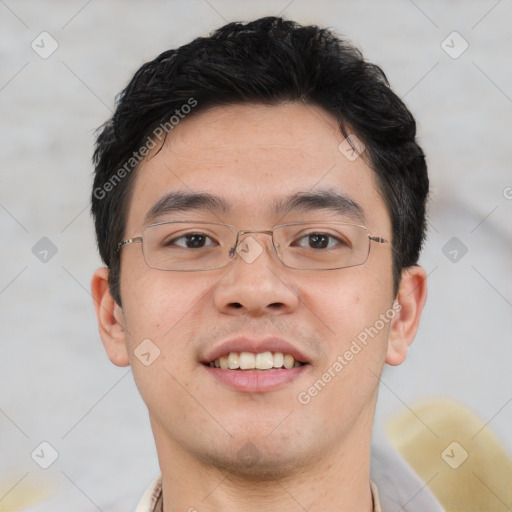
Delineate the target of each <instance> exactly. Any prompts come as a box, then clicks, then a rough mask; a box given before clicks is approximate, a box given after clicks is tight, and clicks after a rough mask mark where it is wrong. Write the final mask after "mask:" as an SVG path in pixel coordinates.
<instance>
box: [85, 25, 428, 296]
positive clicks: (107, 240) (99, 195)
mask: <svg viewBox="0 0 512 512" xmlns="http://www.w3.org/2000/svg"><path fill="white" fill-rule="evenodd" d="M290 101H292V102H293V101H303V102H305V103H306V104H313V105H317V106H320V107H322V108H323V109H325V110H326V111H327V112H329V113H330V114H332V115H333V116H334V117H335V118H336V119H337V121H338V122H339V126H340V131H341V133H342V134H343V135H344V136H345V137H347V136H348V135H349V134H352V133H353V134H355V135H356V137H357V138H358V139H360V140H361V141H362V142H363V143H364V145H365V147H366V151H365V152H364V154H363V157H364V158H365V159H366V161H367V163H368V165H369V166H370V167H371V168H372V169H373V171H374V172H375V173H376V176H377V183H378V185H379V188H380V193H381V194H382V197H383V199H384V202H385V204H386V207H387V210H388V212H389V215H390V218H391V223H392V227H393V237H392V238H393V239H392V243H393V281H394V290H395V294H396V292H397V290H398V285H399V283H400V278H401V273H402V269H404V268H405V267H408V266H411V265H415V264H417V262H418V258H419V254H420V250H421V246H422V243H423V240H424V237H425V226H426V220H425V208H426V201H427V196H428V188H429V182H428V175H427V166H426V162H425V157H424V153H423V151H422V149H421V147H420V146H419V145H418V143H417V142H416V123H415V120H414V118H413V116H412V115H411V113H410V112H409V110H408V109H407V107H406V106H405V105H404V103H403V101H402V100H401V99H400V98H399V97H398V96H397V95H396V94H395V93H394V92H393V91H392V90H391V89H390V87H389V83H388V80H387V78H386V76H385V74H384V72H383V71H382V70H381V69H380V67H378V66H376V65H374V64H371V63H369V62H366V61H365V60H364V59H363V57H362V55H361V52H360V51H359V50H357V49H356V48H354V47H353V46H352V45H351V44H350V43H348V42H347V41H345V40H344V39H342V38H340V37H337V36H336V35H335V34H334V32H333V31H331V30H329V29H326V28H320V27H318V26H314V25H310V26H302V25H300V24H298V23H296V22H294V21H289V20H284V19H283V18H279V17H264V18H260V19H258V20H255V21H251V22H249V23H241V22H233V23H228V24H227V25H225V26H223V27H221V28H219V29H217V30H215V31H214V32H213V33H212V34H211V35H210V36H209V37H199V38H197V39H194V40H193V41H192V42H190V43H188V44H186V45H183V46H181V47H179V48H177V49H171V50H168V51H165V52H164V53H162V54H161V55H159V56H158V57H157V58H156V59H154V60H152V61H150V62H147V63H146V64H144V65H143V66H142V67H141V68H140V69H139V70H138V71H137V72H136V74H135V76H134V77H133V79H132V80H131V81H130V83H129V84H128V86H127V87H126V88H125V89H124V91H122V93H121V94H120V95H119V97H118V99H117V103H116V110H115V113H114V115H113V116H112V118H111V119H110V120H108V121H107V122H106V123H105V124H104V125H103V126H102V127H101V128H100V132H99V135H98V137H97V141H96V147H95V151H94V156H93V162H94V165H95V178H94V185H93V193H92V209H91V211H92V214H93V217H94V221H95V228H96V237H97V241H98V247H99V252H100V255H101V257H102V259H103V261H104V262H105V264H106V265H107V266H108V267H109V269H110V272H109V285H110V290H111V293H112V296H113V297H114V299H115V300H116V302H117V303H119V304H121V294H120V285H119V282H120V271H121V269H120V255H119V252H118V250H117V246H118V243H119V242H120V241H121V240H122V237H123V235H124V230H125V224H126V217H127V211H128V205H129V201H130V200H131V190H132V188H133V180H134V175H135V172H133V171H135V170H136V168H137V166H138V164H139V163H140V161H141V160H142V159H143V157H144V155H145V152H144V148H146V150H147V147H148V146H149V142H150V141H153V144H154V139H155V135H158V136H159V138H160V134H161V132H162V127H165V130H164V131H165V132H166V135H167V133H169V132H170V130H172V128H173V127H174V126H175V124H176V122H179V119H178V117H183V113H185V114H188V115H197V114H198V113H199V112H202V111H204V110H206V109H209V108H211V107H218V106H222V105H229V104H235V103H259V104H265V105H278V104H280V103H283V102H290ZM185 107H186V108H185ZM176 120H177V121H176ZM170 136H172V134H171V135H170ZM349 140H350V138H349Z"/></svg>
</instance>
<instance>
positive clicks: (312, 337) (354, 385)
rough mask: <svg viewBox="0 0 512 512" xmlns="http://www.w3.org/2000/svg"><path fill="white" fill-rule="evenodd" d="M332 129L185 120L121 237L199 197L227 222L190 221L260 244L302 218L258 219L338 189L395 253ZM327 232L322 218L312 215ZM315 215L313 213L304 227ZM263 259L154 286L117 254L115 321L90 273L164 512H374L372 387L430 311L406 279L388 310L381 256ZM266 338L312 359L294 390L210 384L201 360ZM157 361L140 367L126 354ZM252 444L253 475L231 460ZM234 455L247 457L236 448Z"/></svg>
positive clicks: (134, 202)
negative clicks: (328, 376)
mask: <svg viewBox="0 0 512 512" xmlns="http://www.w3.org/2000/svg"><path fill="white" fill-rule="evenodd" d="M342 140H343V136H342V135H341V133H340V131H339V129H338V127H337V124H336V120H335V119H334V118H333V117H332V116H331V115H330V114H329V113H327V112H325V111H324V110H322V109H321V108H319V107H316V106H311V105H306V104H303V103H289V104H282V105H279V106H263V105H250V104H249V105H247V104H246V105H231V106H224V107H220V108H214V109H210V110H207V111H205V112H202V113H199V114H197V115H195V116H190V117H189V118H186V119H185V120H183V121H181V122H180V124H179V125H178V126H177V127H175V129H174V130H173V131H172V133H171V134H170V135H169V137H168V138H167V140H166V142H165V144H164V146H163V147H162V148H161V150H160V151H159V152H158V153H156V150H155V153H156V154H154V155H150V157H148V158H147V159H146V161H144V162H143V163H142V164H141V166H140V168H139V169H138V171H137V172H138V174H137V177H136V181H135V184H134V194H133V196H132V199H131V204H130V207H129V213H128V218H127V223H126V231H125V237H124V238H129V237H133V236H137V235H140V234H141V232H142V229H143V227H144V217H145V215H146V213H147V212H148V211H149V210H150V209H151V207H152V206H153V205H154V204H155V203H157V202H158V201H159V200H160V199H161V197H162V196H163V195H164V194H166V193H168V192H171V191H182V192H190V191H193V192H208V193H212V194H215V195H218V196H221V197H222V198H224V199H225V200H226V201H227V202H228V203H229V205H230V207H231V211H230V212H222V213H220V214H217V215H212V213H210V212H208V211H198V212H197V213H190V212H187V213H186V214H184V215H183V218H195V219H197V220H212V221H215V222H219V221H221V222H224V223H226V224H230V225H234V226H235V227H237V228H238V229H271V228H272V227H273V226H275V225H277V224H280V223H284V222H285V221H290V222H293V221H300V220H310V218H304V214H302V215H301V214H298V213H296V214H294V215H291V214H290V215H288V216H287V217H286V218H285V219H283V218H280V217H275V216H274V215H273V214H272V213H271V212H270V210H269V206H270V205H271V204H272V203H273V201H275V200H276V199H282V198H285V197H287V196H289V195H291V194H294V193H297V192H308V191H312V190H320V189H321V190H335V191H337V192H340V193H344V194H346V195H348V196H350V198H352V199H353V200H354V201H356V202H357V203H358V204H359V205H360V206H361V207H362V208H363V210H364V213H365V217H366V226H367V227H368V230H369V232H370V234H371V235H374V236H381V237H384V238H386V239H387V240H391V239H392V229H391V224H390V218H389V214H388V212H387V210H386V207H385V205H384V202H383V200H382V197H381V195H380V193H379V190H378V187H377V185H376V180H375V176H374V173H373V171H372V170H371V169H370V167H369V166H368V165H367V163H366V162H365V161H364V159H363V158H357V159H356V160H355V161H350V160H349V159H347V158H346V157H345V155H344V154H343V153H342V152H340V151H339V149H338V145H339V144H340V142H342ZM319 214H321V215H322V216H323V217H324V218H325V216H326V215H329V214H326V213H325V212H319ZM312 215H313V216H314V214H311V213H308V216H312ZM253 236H254V238H255V239H256V240H257V241H258V243H260V244H261V246H262V247H264V248H265V251H264V252H263V253H262V254H261V256H260V257H258V258H257V259H256V260H255V261H254V262H253V263H247V262H246V261H244V260H243V259H242V258H240V257H235V259H234V260H233V261H232V262H231V263H230V265H229V266H228V267H226V268H224V269H218V270H211V271H207V272H187V273H179V272H162V271H159V270H155V269H151V268H149V267H148V266H147V265H146V264H145V261H144V258H143V254H142V250H141V245H140V244H130V245H128V246H125V247H124V248H123V250H122V252H121V258H122V259H121V262H122V263H121V265H122V272H121V296H122V304H123V307H122V308H121V307H120V306H119V305H117V304H116V303H115V302H114V300H113V299H112V297H111V295H110V293H109V290H108V270H107V269H106V268H102V269H99V270H98V271H96V273H95V274H94V277H93V280H92V292H93V297H94V300H95V306H96V312H97V316H98V323H99V330H100V335H101V338H102V341H103V343H104V346H105V349H106V351H107V354H108V356H109V357H110V359H111V361H112V362H113V363H114V364H116V365H119V366H126V365H131V366H132V370H133V375H134V378H135V381H136V383H137V386H138V389H139V390H140V393H141V395H142V397H143V399H144V400H145V403H146V404H147V407H148V410H149V415H150V420H151V425H152V429H153V433H154V437H155V442H156V446H157V451H158V455H159V461H160V466H161V470H162V479H163V494H164V509H165V512H174V511H178V510H189V509H190V508H191V507H195V508H196V509H197V510H199V511H201V512H203V511H205V512H207V511H216V512H218V511H235V510H237V511H238V510H244V511H247V512H250V511H262V510H263V511H267V510H268V511H271V510H272V511H274V510H281V511H299V510H304V509H307V510H308V511H309V512H315V511H324V512H326V511H327V512H328V511H336V512H339V511H341V510H343V511H354V512H355V511H358V512H361V511H370V510H373V509H372V499H371V493H370V487H369V459H370V438H371V429H372V422H373V417H374V413H375V404H376V399H377V390H378V384H379V377H380V375H381V372H382V368H383V365H384V364H385V363H388V364H391V365H398V364H400V363H401V362H402V361H403V360H404V359H405V357H406V354H407V349H408V347H409V345H410V344H411V342H412V340H413V338H414V336H415V334H416V331H417V328H418V324H419V318H420V314H421V310H422V308H423V305H424V302H425V299H426V275H425V272H424V270H423V269H422V268H421V267H419V266H413V267H409V268H408V269H406V270H404V272H403V274H402V280H401V283H400V289H399V292H398V294H397V296H396V297H395V295H394V294H393V282H392V245H391V244H376V243H373V242H372V244H371V250H370V255H369V258H368V261H367V262H366V263H365V264H364V265H361V266H358V267H352V268H346V269H341V270H332V271H324V272H314V271H300V270H292V269H288V268H286V267H284V266H283V265H282V264H281V263H280V261H279V260H278V259H277V257H276V256H275V254H274V253H273V250H272V247H271V241H270V237H268V236H267V235H264V234H256V235H253ZM395 298H396V300H398V302H399V304H400V306H401V310H400V312H399V313H398V314H396V315H395V317H394V318H393V319H392V320H391V321H390V322H389V323H386V325H385V327H384V328H383V329H382V330H380V331H379V333H378V334H377V335H376V336H375V337H374V338H373V339H371V340H370V341H369V342H368V344H367V346H366V347H364V348H363V349H362V350H361V351H360V352H359V353H358V354H357V355H355V356H354V358H353V359H352V360H351V361H349V363H348V364H347V365H346V366H345V367H344V368H343V370H342V371H341V372H340V373H339V374H338V375H337V376H336V377H335V378H333V379H332V380H331V382H329V383H328V384H327V385H326V386H325V388H323V389H322V390H321V392H319V393H318V394H317V396H315V397H314V398H313V399H311V401H310V402H309V403H308V404H307V405H303V404H301V403H299V401H298V400H297V396H298V394H299V393H300V392H301V391H304V390H307V389H308V388H309V387H310V386H311V385H312V384H313V383H314V382H315V381H316V380H318V379H319V378H321V377H322V374H323V373H324V372H325V371H326V370H327V369H328V368H329V367H331V366H332V364H333V363H334V362H335V361H336V359H337V357H338V356H339V355H340V354H343V353H344V352H345V351H346V350H347V349H348V348H349V347H350V344H351V343H352V341H353V340H354V339H355V338H356V337H357V335H358V334H359V333H360V332H362V331H364V329H365V328H366V327H369V326H372V325H374V324H375V321H376V320H377V319H378V318H379V315H380V314H383V313H385V312H386V311H387V310H389V309H390V308H392V305H393V302H394V300H395ZM242 334H244V335H248V336H251V335H252V336H257V337H260V338H261V337H262V336H267V335H277V336H280V337H284V338H286V339H287V340H289V341H291V342H292V343H293V344H294V345H295V346H296V347H298V348H300V349H301V350H302V351H304V352H305V353H306V354H307V355H308V356H309V357H310V359H311V365H310V366H309V367H308V368H307V371H305V372H303V373H302V374H301V375H300V376H299V377H298V378H297V379H295V380H294V381H293V382H291V383H289V384H287V385H285V386H283V387H282V388H280V389H277V390H274V391H271V392H267V393H242V392H237V391H234V390H233V389H230V388H227V387H226V386H224V385H222V384H220V383H219V382H218V381H217V380H216V379H214V378H213V377H212V376H211V375H210V374H209V373H208V372H207V371H205V368H204V366H203V365H202V364H200V362H199V361H200V359H201V356H203V355H204V354H205V352H206V351H207V350H209V349H210V348H211V347H212V346H216V345H217V344H218V343H219V342H220V341H222V340H225V339H227V338H228V337H229V338H231V337H233V336H235V335H242ZM147 338H149V339H151V341H152V342H153V343H154V344H155V345H156V346H157V347H158V348H159V350H160V355H159V357H158V358H157V359H156V360H155V361H154V362H153V363H152V364H151V365H149V366H145V365H143V364H141V362H140V361H139V360H138V359H137V358H136V357H135V356H134V350H135V349H136V348H137V346H138V345H139V344H140V343H141V341H142V340H144V339H147ZM248 442H250V443H252V445H253V446H254V447H255V448H252V449H253V450H255V453H256V454H257V460H256V461H254V460H252V461H251V462H250V463H248V462H247V460H245V459H243V458H242V457H240V456H239V453H240V450H242V452H241V453H245V452H244V451H243V450H244V449H245V450H247V443H248ZM244 446H245V448H244Z"/></svg>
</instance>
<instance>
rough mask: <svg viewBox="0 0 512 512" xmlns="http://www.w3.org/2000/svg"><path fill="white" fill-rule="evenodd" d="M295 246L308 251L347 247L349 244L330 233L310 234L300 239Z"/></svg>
mask: <svg viewBox="0 0 512 512" xmlns="http://www.w3.org/2000/svg"><path fill="white" fill-rule="evenodd" d="M294 245H297V246H299V247H306V248H308V249H330V248H331V247H335V246H338V245H341V246H347V245H348V244H347V243H346V242H345V241H344V240H342V239H340V238H338V237H335V236H333V235H329V234H328V233H309V234H308V235H305V236H303V237H301V238H299V239H298V240H297V241H296V242H295V243H294Z"/></svg>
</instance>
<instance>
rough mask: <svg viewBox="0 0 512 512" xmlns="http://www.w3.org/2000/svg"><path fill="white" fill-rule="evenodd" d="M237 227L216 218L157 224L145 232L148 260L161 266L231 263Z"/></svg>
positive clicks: (189, 268)
mask: <svg viewBox="0 0 512 512" xmlns="http://www.w3.org/2000/svg"><path fill="white" fill-rule="evenodd" d="M235 242H236V230H234V228H231V227H230V226H225V225H223V224H217V223H213V222H188V221H176V222H166V223H160V224H154V225H152V226H149V227H147V228H146V229H145V230H144V233H143V235H142V250H143V252H144V258H145V259H146V263H147V264H148V265H149V266H150V267H152V268H155V269H159V270H181V271H192V270H209V269H214V268H221V267H224V266H225V265H227V264H228V263H229V260H230V257H229V250H230V249H231V247H233V245H234V244H235Z"/></svg>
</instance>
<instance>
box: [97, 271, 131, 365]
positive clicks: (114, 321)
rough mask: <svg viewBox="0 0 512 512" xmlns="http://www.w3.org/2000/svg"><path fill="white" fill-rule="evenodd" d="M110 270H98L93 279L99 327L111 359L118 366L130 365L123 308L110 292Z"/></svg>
mask: <svg viewBox="0 0 512 512" xmlns="http://www.w3.org/2000/svg"><path fill="white" fill-rule="evenodd" d="M108 272H109V270H108V268H107V267H103V268H100V269H98V270H96V272H94V275H93V277H92V281H91V292H92V297H93V300H94V309H95V311H96V318H97V320H98V328H99V332H100V337H101V341H102V342H103V346H104V347H105V350H106V351H107V354H108V357H109V358H110V360H111V361H112V362H113V363H114V364H115V365H116V366H128V365H129V364H130V363H129V358H128V348H127V345H126V330H125V322H124V316H123V310H122V309H121V307H120V306H119V305H118V304H117V303H116V301H115V300H114V298H113V297H112V295H111V294H110V289H109V284H108Z"/></svg>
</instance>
